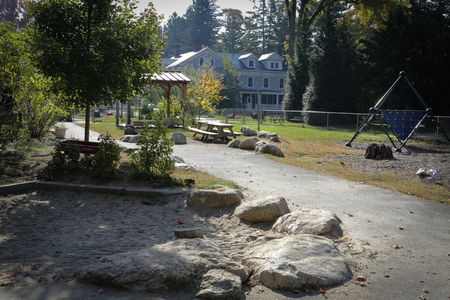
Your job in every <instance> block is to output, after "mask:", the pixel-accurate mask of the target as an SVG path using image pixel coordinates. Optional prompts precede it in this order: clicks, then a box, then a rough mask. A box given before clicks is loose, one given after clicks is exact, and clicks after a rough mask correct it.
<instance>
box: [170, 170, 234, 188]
mask: <svg viewBox="0 0 450 300" xmlns="http://www.w3.org/2000/svg"><path fill="white" fill-rule="evenodd" d="M172 176H173V177H174V178H175V179H178V180H180V181H181V182H184V180H185V179H194V180H195V185H194V187H195V188H199V189H211V188H213V187H214V186H215V185H224V186H227V187H230V188H233V189H239V188H240V187H239V185H238V184H236V183H235V182H233V181H231V180H226V179H222V178H219V177H216V176H214V175H212V174H210V173H208V172H203V171H198V170H186V169H181V168H175V172H174V173H173V175H172Z"/></svg>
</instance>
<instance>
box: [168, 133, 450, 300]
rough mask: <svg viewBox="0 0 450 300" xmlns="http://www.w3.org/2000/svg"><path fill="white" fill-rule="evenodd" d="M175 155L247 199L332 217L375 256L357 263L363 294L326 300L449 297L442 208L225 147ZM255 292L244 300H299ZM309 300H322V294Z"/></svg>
mask: <svg viewBox="0 0 450 300" xmlns="http://www.w3.org/2000/svg"><path fill="white" fill-rule="evenodd" d="M175 155H178V156H181V157H183V158H184V160H185V161H186V162H187V163H188V164H191V165H193V166H194V167H196V168H198V169H202V170H206V171H209V172H211V173H213V174H215V175H217V176H219V177H223V178H226V179H231V180H234V181H235V182H236V183H238V184H240V185H241V186H243V187H245V188H246V189H247V190H246V194H247V195H249V197H254V196H266V195H270V194H277V195H281V196H284V197H286V198H287V199H288V200H289V203H290V206H291V207H293V206H300V207H308V208H324V209H329V210H332V211H334V212H336V213H337V214H338V215H339V217H341V219H342V221H343V223H344V229H345V230H346V232H347V234H348V235H349V236H350V238H351V239H352V240H361V241H364V244H366V245H370V249H371V250H372V251H374V252H376V253H378V254H377V255H376V258H374V259H373V258H368V259H366V260H361V261H359V263H360V267H361V268H362V269H360V270H359V271H357V272H356V274H355V275H364V276H367V278H368V284H367V287H364V288H362V287H360V286H359V285H357V284H354V283H348V284H346V285H344V286H341V287H338V288H335V289H333V290H331V291H329V296H330V297H331V298H332V299H419V297H420V296H421V295H424V297H425V298H426V299H448V297H449V296H450V272H449V271H448V270H450V250H449V249H450V230H449V228H450V221H449V216H450V206H449V205H446V204H441V203H437V202H433V201H427V200H423V199H418V198H415V197H411V196H408V195H404V194H401V193H396V192H391V191H388V190H384V189H381V188H376V187H372V186H368V185H365V184H360V183H356V182H352V181H348V180H344V179H340V178H335V177H331V176H327V175H323V174H320V173H318V172H313V171H308V170H304V169H301V168H298V167H295V166H291V165H286V164H283V163H279V162H275V161H273V160H270V159H268V158H266V157H264V156H261V155H255V154H254V153H253V152H247V151H242V150H239V149H231V148H228V147H225V146H224V145H215V144H198V143H196V142H193V143H190V144H188V145H184V146H176V147H175ZM396 245H398V247H396ZM397 248H398V249H397ZM262 291H263V292H261V293H257V292H252V293H251V294H250V295H249V298H248V299H275V298H276V299H290V298H292V297H298V295H297V296H296V295H293V294H284V293H283V294H280V293H275V292H272V291H270V290H267V289H262ZM426 292H429V294H428V293H426ZM311 297H312V298H315V297H317V298H318V299H323V297H322V295H316V296H311ZM321 297H322V298H321Z"/></svg>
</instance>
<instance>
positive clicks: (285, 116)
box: [216, 108, 450, 138]
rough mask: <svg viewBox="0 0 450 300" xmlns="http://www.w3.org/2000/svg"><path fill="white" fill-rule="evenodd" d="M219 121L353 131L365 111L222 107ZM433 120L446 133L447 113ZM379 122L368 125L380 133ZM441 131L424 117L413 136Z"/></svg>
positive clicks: (449, 124) (435, 135)
mask: <svg viewBox="0 0 450 300" xmlns="http://www.w3.org/2000/svg"><path fill="white" fill-rule="evenodd" d="M216 115H217V116H220V119H221V121H223V122H226V123H234V124H242V125H247V126H253V127H255V129H256V128H257V129H260V128H261V126H264V125H272V126H288V127H302V126H304V124H305V123H307V124H309V125H313V126H318V127H323V128H326V129H330V128H334V129H336V128H337V129H347V130H357V129H358V127H359V126H360V125H361V124H362V123H363V122H364V120H365V118H366V117H367V116H368V113H348V112H330V111H301V110H260V111H253V112H250V111H246V110H244V109H235V108H224V109H221V110H219V111H217V114H216ZM435 120H436V121H438V123H439V124H440V125H441V126H442V127H443V128H444V129H445V131H446V132H447V135H448V134H450V116H435ZM381 125H382V122H381V121H377V120H374V121H372V122H371V123H370V125H369V126H368V128H367V129H368V130H370V131H373V132H383V129H382V126H381ZM441 133H442V132H441V130H440V129H439V127H438V126H436V124H435V123H433V121H432V120H431V118H426V119H425V120H424V122H423V123H422V124H421V125H420V126H419V127H418V128H417V130H416V133H415V135H416V136H420V137H429V138H439V137H441Z"/></svg>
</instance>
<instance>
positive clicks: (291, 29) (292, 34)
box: [285, 0, 297, 63]
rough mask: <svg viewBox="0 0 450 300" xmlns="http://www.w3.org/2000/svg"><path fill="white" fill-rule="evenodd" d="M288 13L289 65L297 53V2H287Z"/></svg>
mask: <svg viewBox="0 0 450 300" xmlns="http://www.w3.org/2000/svg"><path fill="white" fill-rule="evenodd" d="M285 6H286V12H287V16H288V36H287V42H288V49H287V51H286V52H287V55H288V63H290V61H291V60H293V59H294V52H295V39H296V35H297V33H296V24H295V20H296V18H297V0H285Z"/></svg>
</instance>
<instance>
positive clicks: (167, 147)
mask: <svg viewBox="0 0 450 300" xmlns="http://www.w3.org/2000/svg"><path fill="white" fill-rule="evenodd" d="M137 144H138V146H140V148H139V150H138V151H136V152H134V153H133V154H132V155H131V159H132V163H131V166H132V168H133V171H134V173H135V175H136V176H139V177H144V178H145V179H156V178H165V179H167V178H169V177H170V175H171V174H172V172H173V170H174V162H173V161H172V159H171V158H170V154H172V152H173V142H172V141H171V140H169V139H168V138H167V137H166V131H165V130H164V129H163V128H162V127H157V128H153V129H149V128H147V126H144V127H143V128H142V129H141V131H140V138H139V140H138V143H137Z"/></svg>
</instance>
